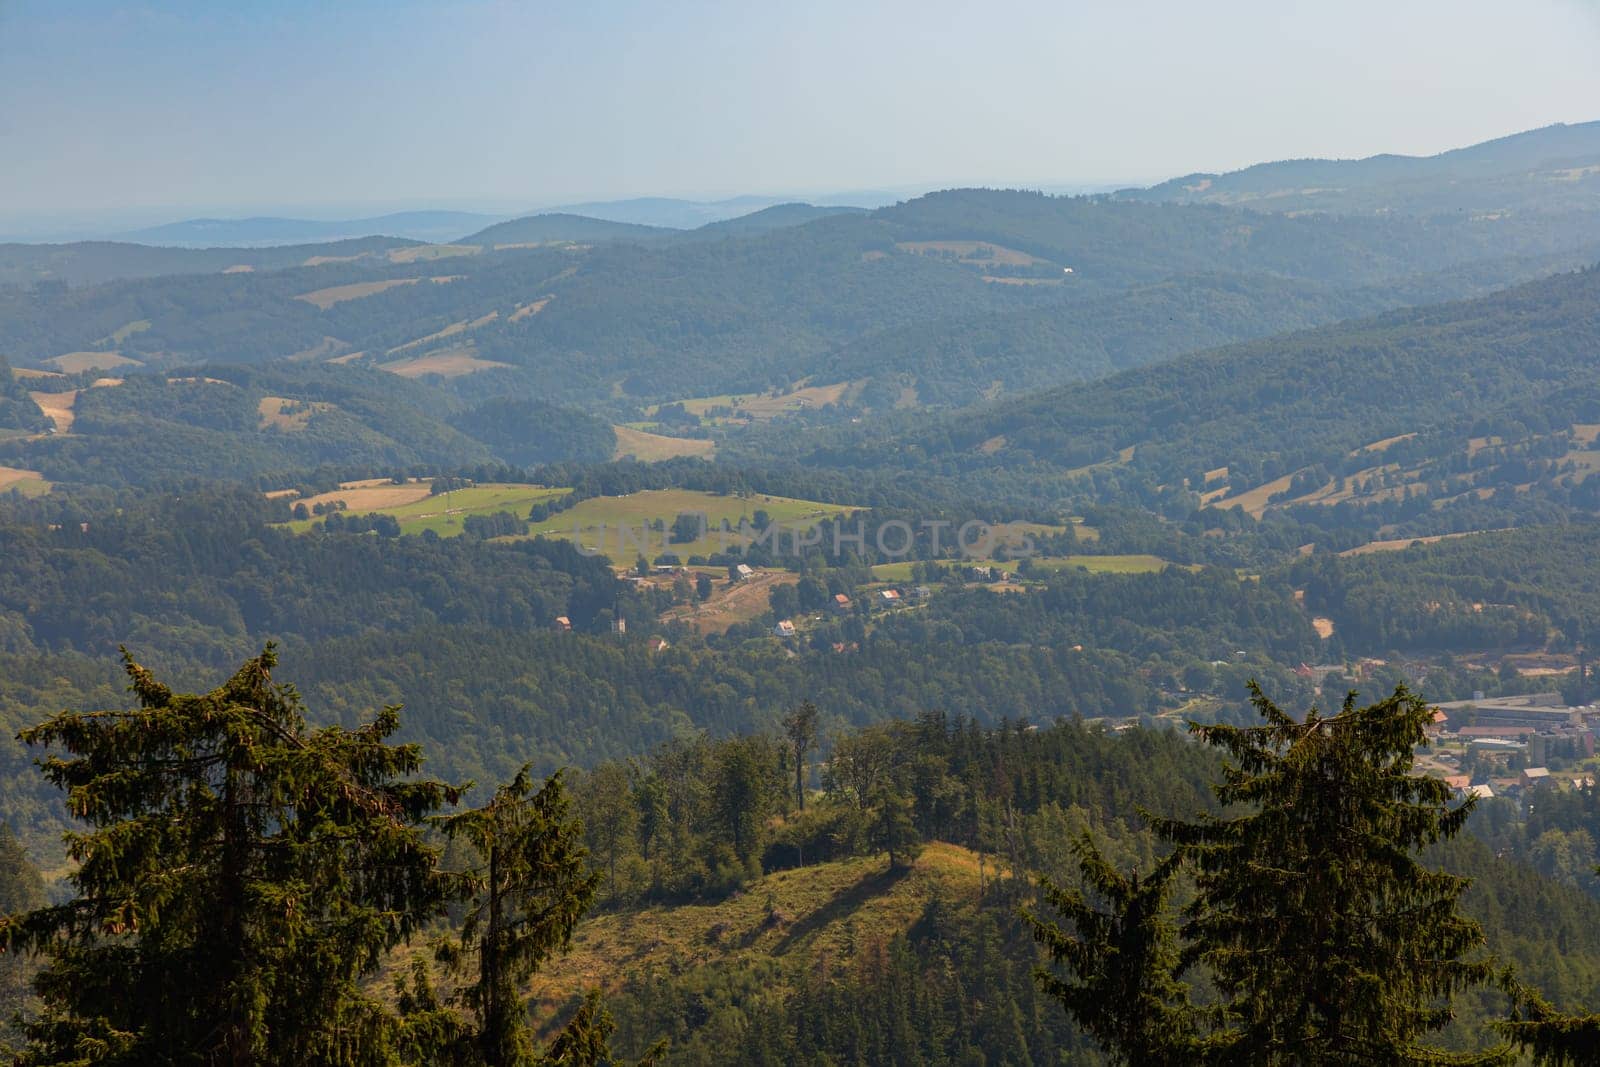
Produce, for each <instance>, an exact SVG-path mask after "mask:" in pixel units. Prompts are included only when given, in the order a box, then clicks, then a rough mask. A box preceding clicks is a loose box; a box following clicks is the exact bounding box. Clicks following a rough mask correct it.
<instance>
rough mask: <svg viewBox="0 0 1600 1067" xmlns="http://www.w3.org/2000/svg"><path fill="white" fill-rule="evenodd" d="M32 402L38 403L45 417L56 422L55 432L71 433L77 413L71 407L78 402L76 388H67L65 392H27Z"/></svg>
mask: <svg viewBox="0 0 1600 1067" xmlns="http://www.w3.org/2000/svg"><path fill="white" fill-rule="evenodd" d="M28 395H29V396H31V397H33V402H34V403H35V404H38V405H39V410H40V411H42V412H44V414H45V417H46V418H48V419H49V420H50V421H51V422H53V423H55V424H56V433H71V432H72V423H73V420H75V419H76V418H77V415H76V414H74V413H73V410H72V409H73V407H74V406H75V405H76V404H77V403H78V390H76V389H69V390H67V391H66V392H65V393H29V394H28Z"/></svg>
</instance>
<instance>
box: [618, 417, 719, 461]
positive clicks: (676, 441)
mask: <svg viewBox="0 0 1600 1067" xmlns="http://www.w3.org/2000/svg"><path fill="white" fill-rule="evenodd" d="M612 429H613V430H615V431H616V432H617V447H616V450H615V451H614V452H613V453H612V456H611V458H612V459H622V458H623V457H624V456H632V457H633V458H634V459H637V460H640V461H642V462H645V463H655V462H658V461H660V460H663V459H676V458H677V457H679V456H703V457H705V458H707V459H709V458H710V457H711V455H712V454H713V453H715V452H716V450H717V444H716V442H715V441H709V440H706V439H704V438H699V437H668V436H666V435H664V434H658V433H647V432H646V431H644V430H636V429H634V428H633V427H631V426H613V427H612Z"/></svg>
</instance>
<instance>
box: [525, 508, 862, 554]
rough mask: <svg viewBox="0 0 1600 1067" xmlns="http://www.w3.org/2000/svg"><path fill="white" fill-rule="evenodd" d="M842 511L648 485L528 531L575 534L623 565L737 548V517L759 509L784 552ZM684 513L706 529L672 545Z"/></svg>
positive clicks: (748, 518)
mask: <svg viewBox="0 0 1600 1067" xmlns="http://www.w3.org/2000/svg"><path fill="white" fill-rule="evenodd" d="M845 510H846V509H844V508H841V507H838V506H836V505H833V504H824V503H821V502H819V501H815V500H796V499H794V498H792V497H782V496H768V495H766V494H764V493H754V494H751V495H749V496H729V495H719V494H716V493H706V492H701V491H699V490H695V489H647V490H644V491H642V492H638V493H630V494H629V495H627V496H601V497H592V498H590V499H588V500H584V501H581V502H580V503H578V504H576V505H574V506H573V507H571V508H569V509H568V510H566V511H563V512H559V513H558V514H555V515H552V516H551V517H550V518H549V519H548V520H546V521H544V522H542V523H536V524H535V525H534V526H533V527H532V528H531V532H532V533H533V534H536V535H537V534H542V535H544V536H546V537H563V538H568V539H573V538H576V540H577V541H578V543H579V544H581V545H583V546H584V547H586V548H589V549H593V550H596V551H599V552H600V553H602V554H603V555H606V556H609V557H610V558H611V559H612V560H613V561H614V562H616V563H619V564H624V565H625V564H628V563H631V562H632V561H633V560H634V559H636V558H637V557H638V556H639V555H641V554H643V555H644V556H646V557H647V558H650V559H654V558H655V557H656V556H657V555H659V554H661V553H662V552H670V553H672V554H674V555H677V556H678V557H679V558H680V559H687V558H688V557H690V556H709V555H711V554H712V553H715V552H725V551H736V550H737V548H738V547H739V546H741V545H743V544H745V543H747V541H748V538H746V537H744V536H742V535H740V534H739V533H738V532H737V531H738V529H739V524H740V522H741V520H743V521H745V522H747V523H753V522H754V521H755V513H756V512H757V511H765V512H766V513H767V515H768V517H769V518H770V519H771V520H772V521H773V522H774V523H777V524H779V525H780V526H781V527H782V528H783V532H782V537H783V539H784V542H783V543H784V548H783V551H788V550H789V549H788V546H789V544H790V539H791V537H792V536H794V533H795V532H797V531H803V530H806V529H809V528H810V527H811V526H812V525H814V524H815V523H816V522H817V521H819V520H821V519H824V518H827V517H828V516H830V515H837V514H840V513H842V512H843V511H845ZM686 513H688V514H696V513H698V514H702V515H704V516H705V517H706V533H705V535H704V536H703V537H698V538H696V539H695V540H693V541H689V542H684V543H674V542H672V541H671V539H670V538H671V528H672V521H673V519H675V518H677V516H679V515H680V514H686ZM724 522H726V523H727V524H728V527H729V529H728V530H727V531H724V530H723V529H722V524H723V523H724ZM654 523H660V524H661V526H662V529H661V530H660V531H655V530H651V531H650V532H649V533H648V534H646V533H645V527H646V525H647V524H654Z"/></svg>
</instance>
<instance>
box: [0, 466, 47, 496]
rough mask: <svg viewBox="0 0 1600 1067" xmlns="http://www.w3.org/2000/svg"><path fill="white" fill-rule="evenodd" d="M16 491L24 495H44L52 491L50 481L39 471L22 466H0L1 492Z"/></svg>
mask: <svg viewBox="0 0 1600 1067" xmlns="http://www.w3.org/2000/svg"><path fill="white" fill-rule="evenodd" d="M12 491H16V492H18V493H21V494H22V495H23V496H43V495H44V494H46V493H48V492H49V491H50V483H49V482H47V481H45V480H44V476H43V475H42V474H40V473H39V472H38V471H29V470H22V469H21V468H20V467H0V493H9V492H12Z"/></svg>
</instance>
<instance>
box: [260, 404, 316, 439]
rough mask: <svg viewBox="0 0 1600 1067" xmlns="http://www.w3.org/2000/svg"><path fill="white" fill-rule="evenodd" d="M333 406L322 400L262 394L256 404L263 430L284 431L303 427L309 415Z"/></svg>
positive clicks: (308, 419)
mask: <svg viewBox="0 0 1600 1067" xmlns="http://www.w3.org/2000/svg"><path fill="white" fill-rule="evenodd" d="M333 408H334V405H332V404H330V403H327V402H326V401H322V400H291V399H289V398H288V397H282V396H264V397H262V398H261V402H260V403H259V404H257V405H256V411H257V412H258V413H259V414H260V415H261V428H262V429H263V430H266V429H274V430H282V431H284V432H286V433H293V432H295V431H297V430H303V429H305V428H306V426H307V425H309V424H310V422H311V416H313V415H320V414H322V413H323V412H324V411H332V410H333Z"/></svg>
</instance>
